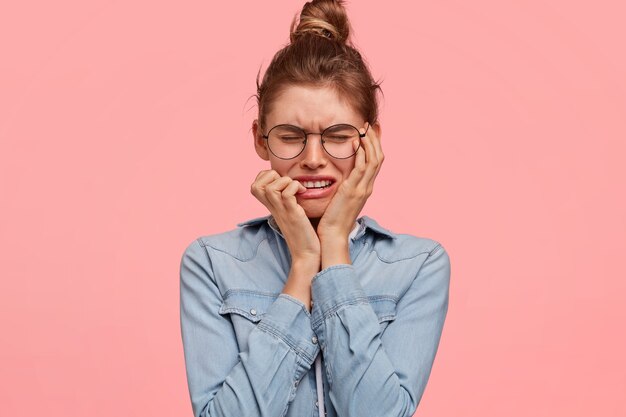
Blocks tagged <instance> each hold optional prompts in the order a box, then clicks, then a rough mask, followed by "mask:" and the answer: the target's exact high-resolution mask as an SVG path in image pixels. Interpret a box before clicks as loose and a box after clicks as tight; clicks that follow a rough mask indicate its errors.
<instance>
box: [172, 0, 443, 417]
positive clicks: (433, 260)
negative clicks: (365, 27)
mask: <svg viewBox="0 0 626 417" xmlns="http://www.w3.org/2000/svg"><path fill="white" fill-rule="evenodd" d="M348 35H349V23H348V19H347V16H346V12H345V9H344V7H343V5H342V3H341V2H340V1H332V0H321V1H312V2H309V3H307V4H305V6H304V8H303V10H302V13H301V15H300V19H299V21H298V24H297V25H296V19H294V22H293V23H292V27H291V44H290V45H288V46H286V47H285V48H283V49H282V50H281V51H279V52H278V53H277V54H276V56H275V57H274V59H273V61H272V63H271V64H270V66H269V67H268V69H267V71H266V73H265V75H264V77H263V81H262V82H261V83H260V84H259V80H258V78H257V87H258V95H257V99H258V107H259V115H258V119H256V120H255V121H254V122H253V125H252V133H253V136H254V146H255V149H256V152H257V153H258V154H259V156H260V157H261V158H263V159H264V160H267V161H269V163H270V169H268V170H265V171H262V172H260V173H259V174H258V176H257V177H256V179H255V180H254V182H253V184H252V186H251V192H252V194H253V195H254V196H255V197H256V198H257V199H258V200H259V201H260V202H261V203H262V204H264V205H265V207H266V208H267V209H268V210H269V212H270V215H269V216H267V217H262V218H258V219H253V220H250V221H248V222H245V223H242V224H240V225H239V228H237V229H236V230H232V231H229V232H226V233H221V234H218V235H213V236H206V237H201V238H199V239H197V240H195V241H194V242H192V243H191V244H190V245H189V247H188V248H187V249H186V251H185V253H184V255H183V258H182V261H181V276H180V277H181V287H180V289H181V300H180V301H181V328H182V338H183V345H184V351H185V362H186V367H187V378H188V384H189V391H190V397H191V401H192V407H193V411H194V415H196V416H211V417H218V416H219V417H221V416H227V417H234V416H268V417H271V416H297V417H302V416H314V415H320V416H322V415H328V416H341V417H350V416H375V417H390V416H411V415H412V414H413V413H414V411H415V409H416V407H417V404H418V403H419V401H420V399H421V396H422V393H423V391H424V388H425V386H426V382H427V380H428V377H429V374H430V370H431V367H432V363H433V360H434V357H435V353H436V350H437V346H438V344H439V339H440V336H441V331H442V327H443V323H444V319H445V316H446V312H447V306H448V285H449V277H450V262H449V258H448V255H447V253H446V251H445V250H444V248H443V247H442V246H441V245H440V244H439V243H437V242H436V241H434V240H431V239H427V238H421V237H414V236H410V235H405V234H395V233H393V232H391V231H389V230H386V229H384V228H382V227H381V226H379V225H378V224H377V223H376V222H375V221H374V220H373V219H371V218H369V217H367V216H362V217H360V218H358V216H359V214H360V212H361V209H362V208H363V206H364V204H365V202H366V200H367V198H368V197H369V195H370V194H371V192H372V190H373V185H374V180H375V178H376V175H377V174H378V171H379V170H380V167H381V163H382V161H383V152H382V149H381V143H380V138H381V127H380V124H379V123H378V121H377V116H378V113H377V111H378V110H377V98H376V90H377V89H378V88H379V86H378V85H377V84H376V83H375V82H374V81H373V79H372V77H371V74H370V72H369V70H368V68H367V66H366V65H365V63H364V62H363V60H362V58H361V56H360V54H359V53H358V52H357V51H356V50H355V49H354V48H353V47H352V46H351V45H350V43H349V41H348V37H349V36H348Z"/></svg>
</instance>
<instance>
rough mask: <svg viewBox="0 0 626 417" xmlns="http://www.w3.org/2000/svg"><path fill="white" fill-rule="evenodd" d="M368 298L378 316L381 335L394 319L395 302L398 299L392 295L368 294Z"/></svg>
mask: <svg viewBox="0 0 626 417" xmlns="http://www.w3.org/2000/svg"><path fill="white" fill-rule="evenodd" d="M368 298H369V302H370V305H371V306H372V309H373V310H374V312H375V313H376V315H377V316H378V322H379V323H380V333H381V335H382V333H383V332H384V331H385V329H386V328H387V326H389V323H391V322H392V321H394V320H395V319H396V304H397V303H398V301H397V300H396V299H395V298H394V297H389V296H369V297H368Z"/></svg>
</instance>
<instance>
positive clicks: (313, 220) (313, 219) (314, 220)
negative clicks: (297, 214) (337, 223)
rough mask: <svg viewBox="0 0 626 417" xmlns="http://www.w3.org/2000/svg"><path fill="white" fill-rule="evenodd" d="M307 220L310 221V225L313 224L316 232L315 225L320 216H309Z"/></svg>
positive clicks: (318, 221)
mask: <svg viewBox="0 0 626 417" xmlns="http://www.w3.org/2000/svg"><path fill="white" fill-rule="evenodd" d="M309 220H310V221H311V225H313V229H315V231H316V232H317V225H318V224H319V223H320V218H319V217H309Z"/></svg>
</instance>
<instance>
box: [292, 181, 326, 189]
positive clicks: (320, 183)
mask: <svg viewBox="0 0 626 417" xmlns="http://www.w3.org/2000/svg"><path fill="white" fill-rule="evenodd" d="M300 182H301V184H302V185H304V186H305V187H306V188H322V187H328V186H329V185H330V183H331V181H329V180H324V181H300Z"/></svg>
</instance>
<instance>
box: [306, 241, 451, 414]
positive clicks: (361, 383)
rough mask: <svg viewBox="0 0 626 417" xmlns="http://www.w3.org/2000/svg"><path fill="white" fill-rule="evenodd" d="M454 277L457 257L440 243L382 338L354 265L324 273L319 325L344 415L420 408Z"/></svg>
mask: <svg viewBox="0 0 626 417" xmlns="http://www.w3.org/2000/svg"><path fill="white" fill-rule="evenodd" d="M449 279H450V260H449V257H448V255H447V253H446V251H445V249H444V248H443V247H442V246H441V245H437V246H436V247H435V248H434V249H432V250H431V251H430V253H429V254H428V255H427V258H426V260H425V261H424V263H423V265H422V266H421V268H420V270H419V271H417V275H416V277H415V279H414V280H413V283H412V284H411V286H410V287H409V288H408V290H407V291H406V293H405V294H404V296H403V297H402V298H401V299H400V300H399V302H398V304H397V306H396V318H395V320H394V321H393V322H391V323H390V324H389V326H388V327H387V329H386V330H385V332H384V333H383V335H382V337H381V336H380V327H379V322H378V317H377V316H376V314H375V313H374V311H373V309H372V307H371V306H370V304H369V302H368V299H367V297H366V296H365V294H364V292H363V289H362V288H361V286H360V284H359V283H358V281H357V279H356V276H355V270H354V268H353V266H352V265H345V264H342V265H333V266H330V267H328V268H327V269H324V270H323V271H321V272H320V273H319V274H318V275H316V277H315V278H314V279H313V282H312V286H311V291H312V296H313V300H314V301H315V303H314V305H313V310H312V327H313V329H314V331H315V332H316V334H317V337H318V340H319V343H320V346H321V348H322V352H323V355H324V361H325V367H326V375H327V378H328V381H329V385H330V398H331V400H332V402H333V405H334V406H335V408H336V409H337V413H338V415H340V416H342V417H353V416H362V415H376V416H386V417H401V416H402V417H408V416H411V415H412V414H413V413H414V412H415V409H416V408H417V405H418V403H419V401H420V399H421V397H422V394H423V392H424V388H425V386H426V382H427V380H428V377H429V375H430V370H431V368H432V364H433V361H434V357H435V353H436V351H437V347H438V344H439V340H440V337H441V332H442V328H443V323H444V319H445V316H446V313H447V307H448V288H449Z"/></svg>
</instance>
